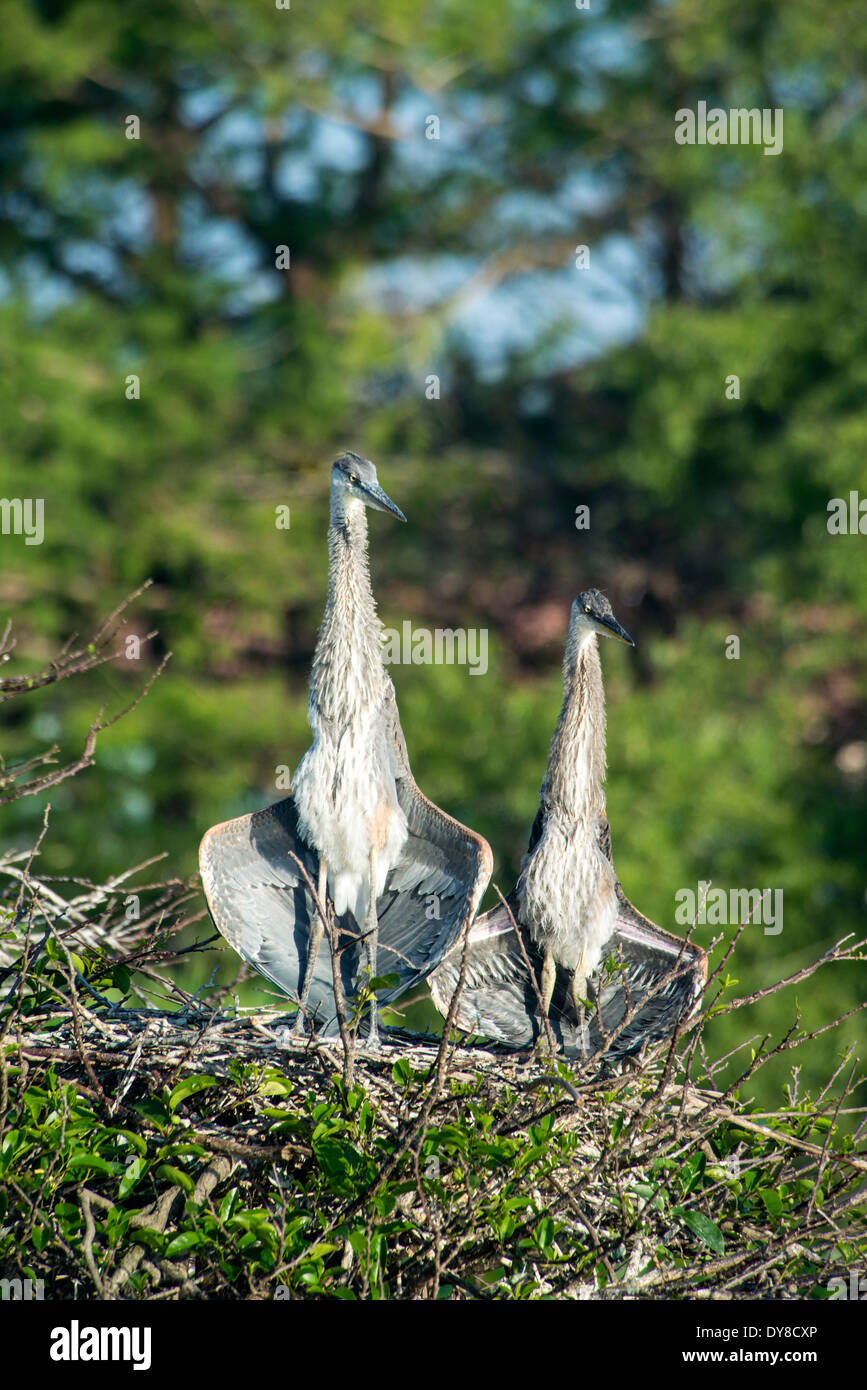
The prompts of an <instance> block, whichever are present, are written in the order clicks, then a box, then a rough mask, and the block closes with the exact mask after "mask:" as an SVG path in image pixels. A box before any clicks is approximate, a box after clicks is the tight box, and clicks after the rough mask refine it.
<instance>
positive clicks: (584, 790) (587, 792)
mask: <svg viewBox="0 0 867 1390" xmlns="http://www.w3.org/2000/svg"><path fill="white" fill-rule="evenodd" d="M563 686H564V695H563V707H562V709H561V711H560V719H559V721H558V724H557V728H556V730H555V731H554V737H553V739H552V741H551V751H550V754H549V757H548V768H547V771H546V773H545V780H544V782H543V784H542V799H543V801H545V802H547V803H548V804H549V805H550V806H552V807H553V808H554V809H555V810H557V811H560V812H561V813H562V814H563V815H564V816H566V817H568V818H570V819H573V820H576V821H578V822H579V823H581V824H583V825H585V826H590V825H591V824H595V821H596V820H597V819H598V816H599V814H600V811H601V808H602V804H603V793H602V786H603V783H604V781H605V691H604V688H603V685H602V667H601V664H600V661H599V648H598V644H597V641H596V636H595V634H593V633H586V634H584V635H583V636H582V639H581V640H580V641H579V642H577V643H576V644H575V646H574V647H573V649H572V650H571V651H570V650H569V648H567V652H566V660H565V662H564V667H563Z"/></svg>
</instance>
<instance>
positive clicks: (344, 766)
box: [199, 453, 493, 1047]
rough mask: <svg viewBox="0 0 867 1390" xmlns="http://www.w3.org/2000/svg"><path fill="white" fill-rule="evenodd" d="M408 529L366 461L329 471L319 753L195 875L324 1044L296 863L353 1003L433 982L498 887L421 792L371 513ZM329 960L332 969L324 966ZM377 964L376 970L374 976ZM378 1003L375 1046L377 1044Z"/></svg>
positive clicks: (313, 942) (226, 929)
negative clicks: (388, 632) (324, 908)
mask: <svg viewBox="0 0 867 1390" xmlns="http://www.w3.org/2000/svg"><path fill="white" fill-rule="evenodd" d="M368 508H373V509H374V510H376V511H383V512H390V513H391V514H392V515H394V516H396V517H398V518H400V520H401V521H405V520H406V518H405V517H404V515H403V513H402V512H401V511H400V509H399V508H398V507H397V506H395V504H394V503H393V502H392V501H391V499H390V498H389V497H388V496H387V495H386V493H385V492H384V491H383V489H382V487H381V486H380V484H379V482H378V480H377V475H376V469H375V468H374V466H373V464H372V463H371V462H370V461H369V460H368V459H364V458H361V457H359V455H357V454H354V453H346V454H343V455H341V457H340V458H338V459H337V460H336V462H335V463H334V464H333V466H332V469H331V512H330V524H329V528H328V548H329V573H328V598H327V602H326V607H325V616H324V618H323V621H322V626H321V628H320V630H319V636H318V639H317V643H316V652H315V656H314V659H313V670H312V673H311V678H310V693H309V700H308V719H309V722H310V726H311V729H312V731H313V743H312V746H311V747H310V749H309V750H308V752H307V753H306V754H305V756H304V758H303V759H302V761H301V763H300V764H299V766H298V768H297V770H296V772H295V775H294V777H293V779H292V789H291V795H290V796H289V797H287V798H285V799H284V800H283V801H280V802H278V803H277V804H276V805H273V806H269V807H267V808H265V809H264V810H261V811H256V812H253V813H252V814H251V815H247V816H240V817H238V818H237V819H235V820H231V821H227V822H224V823H223V824H221V825H216V826H214V827H213V828H212V829H210V830H209V831H208V832H207V834H206V835H205V836H204V839H203V840H202V843H201V847H200V851H199V865H200V871H201V875H202V881H203V884H204V888H205V896H206V898H207V902H208V907H209V910H210V913H211V916H212V918H213V921H214V923H215V925H216V926H217V928H218V930H219V931H220V932H221V933H222V934H223V936H225V937H226V939H227V940H228V941H229V942H230V944H231V945H232V946H234V948H235V950H236V951H238V953H239V954H240V955H241V956H243V957H244V958H245V959H246V960H248V961H249V962H250V963H251V964H252V965H254V966H255V967H256V969H257V970H258V971H260V973H261V974H263V975H265V976H266V977H267V978H268V979H270V980H272V981H273V982H274V983H275V984H276V985H278V986H279V987H280V989H282V990H283V991H284V992H285V993H287V994H288V995H289V996H290V997H292V998H294V999H295V1000H296V1001H297V1003H298V1006H299V1007H298V1018H297V1021H296V1025H295V1031H296V1032H298V1033H301V1032H303V1031H304V1027H305V1020H306V1019H307V1018H308V1016H309V1017H310V1018H311V1019H312V1021H313V1022H314V1024H315V1026H316V1027H317V1028H318V1029H319V1030H320V1031H321V1032H322V1033H324V1034H327V1033H330V1032H333V1031H334V1030H335V1028H336V1027H337V1019H336V1006H335V999H334V990H333V978H332V973H331V959H330V953H329V952H328V951H324V952H323V951H321V950H320V947H321V945H322V937H323V926H322V921H321V918H320V917H319V914H318V913H317V912H316V910H315V908H314V905H313V903H312V902H311V895H310V893H309V891H308V889H307V887H306V885H305V882H304V878H303V875H302V874H301V872H300V870H299V868H298V866H297V864H296V862H295V860H294V859H293V858H292V855H293V854H294V855H295V856H297V858H298V860H300V862H301V863H302V864H303V866H304V870H305V872H306V873H307V874H308V875H309V877H310V879H311V882H312V883H315V884H316V885H317V889H318V892H317V896H318V898H319V900H320V902H321V903H322V904H323V905H324V904H325V902H326V894H329V895H330V897H331V900H332V902H333V906H334V913H335V921H336V925H337V928H338V930H339V932H340V939H341V944H342V946H343V947H344V949H341V952H340V956H339V966H340V971H341V981H342V984H343V988H344V991H345V993H346V994H350V993H352V992H355V991H356V990H357V989H358V987H359V985H360V984H361V983H363V980H364V978H365V977H366V978H367V979H368V980H372V979H376V978H377V977H378V976H382V975H396V976H397V977H398V981H397V984H395V985H393V986H391V987H388V988H385V989H381V990H380V992H379V995H378V997H379V1000H380V1001H381V1002H385V1001H387V1000H389V999H392V998H394V997H395V995H396V994H399V993H401V992H402V991H403V990H404V989H406V988H407V987H408V986H409V985H411V984H414V983H416V982H417V981H418V980H420V979H422V978H424V976H426V975H427V974H428V973H429V972H430V970H432V969H433V968H434V967H435V965H436V964H437V963H438V962H439V960H440V959H441V958H442V956H443V955H444V954H445V953H446V951H447V950H448V949H449V948H450V946H451V945H452V944H453V943H454V942H455V941H456V940H457V938H458V936H459V935H460V933H461V931H462V929H463V927H464V924H465V923H466V922H468V921H470V920H472V918H473V916H474V915H475V912H476V909H477V908H478V905H479V901H480V900H481V897H482V894H483V893H484V890H485V888H486V886H487V883H488V880H489V878H490V875H491V868H492V862H493V861H492V856H491V851H490V848H489V846H488V845H487V843H486V842H485V840H483V839H482V837H481V836H480V835H477V834H475V832H474V831H472V830H469V829H468V828H467V827H466V826H463V825H461V824H460V823H459V822H458V821H456V820H453V819H452V817H451V816H448V815H446V813H445V812H444V811H441V810H440V809H439V807H438V806H435V805H434V804H433V802H431V801H429V800H428V799H427V798H426V797H425V796H423V795H422V793H421V792H420V791H419V789H418V787H417V786H416V784H415V781H414V780H413V776H412V772H411V770H410V765H409V758H408V755H407V750H406V743H405V741H404V737H403V731H402V729H401V726H400V719H399V716H398V711H397V702H396V699H395V693H394V686H393V684H392V681H391V679H390V677H389V675H388V673H387V671H386V669H385V666H384V664H383V660H382V641H381V633H382V624H381V622H380V620H379V617H378V615H377V611H376V604H375V602H374V598H373V593H372V590H371V584H370V573H369V568H368V560H367V509H368ZM323 956H325V957H327V959H324V960H323V959H322V957H323ZM365 967H366V971H365V969H364V968H365ZM376 1002H377V1001H376V999H374V1000H373V1001H372V1006H371V1010H370V1025H369V1032H368V1043H369V1046H371V1047H374V1046H376V1045H377V1042H378V1026H377V1015H376Z"/></svg>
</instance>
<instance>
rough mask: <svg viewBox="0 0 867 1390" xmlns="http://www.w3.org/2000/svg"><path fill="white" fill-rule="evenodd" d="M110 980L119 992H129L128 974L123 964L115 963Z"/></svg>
mask: <svg viewBox="0 0 867 1390" xmlns="http://www.w3.org/2000/svg"><path fill="white" fill-rule="evenodd" d="M111 982H112V984H113V985H114V987H115V989H119V990H120V992H121V994H128V993H129V984H130V974H129V971H128V970H127V968H126V966H125V965H116V966H115V967H114V969H113V970H112V972H111Z"/></svg>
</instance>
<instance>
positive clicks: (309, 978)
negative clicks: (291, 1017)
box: [292, 857, 328, 1038]
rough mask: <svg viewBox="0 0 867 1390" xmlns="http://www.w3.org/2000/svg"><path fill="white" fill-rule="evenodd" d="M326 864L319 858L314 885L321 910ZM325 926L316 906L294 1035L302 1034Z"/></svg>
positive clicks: (325, 903)
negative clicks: (317, 879) (316, 879)
mask: <svg viewBox="0 0 867 1390" xmlns="http://www.w3.org/2000/svg"><path fill="white" fill-rule="evenodd" d="M327 893H328V864H327V863H326V861H325V859H323V858H321V857H320V860H319V882H318V883H317V886H316V896H317V897H318V899H319V902H320V904H321V906H322V911H323V912H327V911H328V897H327ZM324 932H325V928H324V927H323V925H322V918H321V917H320V916H319V913H318V912H317V910H316V908H314V909H313V912H312V914H311V917H310V935H309V937H308V939H307V958H306V960H305V962H304V979H303V981H302V982H301V994H300V995H299V999H298V1017H297V1018H296V1019H295V1025H294V1027H293V1029H292V1033H293V1036H294V1037H298V1038H301V1037H303V1036H304V1020H305V1015H306V1011H307V1000H308V997H309V995H310V986H311V985H312V984H313V975H314V973H315V971H316V957H317V956H318V955H319V947H320V946H321V945H322V937H323V935H324Z"/></svg>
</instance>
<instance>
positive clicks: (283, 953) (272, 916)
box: [199, 796, 360, 1032]
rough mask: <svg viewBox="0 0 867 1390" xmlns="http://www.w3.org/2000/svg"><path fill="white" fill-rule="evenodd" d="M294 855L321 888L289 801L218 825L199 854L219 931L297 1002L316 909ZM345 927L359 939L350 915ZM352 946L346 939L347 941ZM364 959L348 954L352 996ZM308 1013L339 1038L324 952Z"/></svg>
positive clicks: (346, 977) (342, 921) (345, 962)
mask: <svg viewBox="0 0 867 1390" xmlns="http://www.w3.org/2000/svg"><path fill="white" fill-rule="evenodd" d="M292 853H295V854H297V856H298V858H299V859H300V860H301V863H302V864H303V865H304V868H305V869H306V870H307V873H308V874H309V876H310V879H311V881H312V882H313V884H314V885H315V884H316V882H317V875H318V873H319V857H318V855H317V854H316V852H315V850H312V849H311V848H310V846H309V845H308V844H307V843H306V841H305V840H303V839H302V838H301V835H300V833H299V830H298V813H297V810H296V808H295V802H294V800H293V799H292V797H291V796H290V797H287V798H286V799H285V800H284V801H278V802H277V803H276V805H274V806H268V807H266V808H265V809H264V810H262V811H254V812H253V813H252V815H248V816H239V817H238V818H237V819H236V820H230V821H224V822H223V823H222V824H221V825H215V826H213V827H212V829H210V830H209V831H208V832H207V834H206V835H205V836H204V838H203V840H202V843H201V846H200V847H199V869H200V872H201V875H202V883H203V885H204V889H205V897H206V899H207V903H208V910H209V911H210V914H211V917H212V919H213V922H214V925H215V927H216V928H217V930H218V931H219V932H221V933H222V935H223V936H224V937H225V938H226V940H227V941H228V942H229V945H230V946H233V947H234V949H235V950H236V951H237V952H238V955H239V956H243V958H244V960H246V961H249V963H250V964H251V965H252V966H254V967H255V969H256V970H258V971H259V972H260V974H262V975H264V976H265V977H266V978H267V979H269V980H271V981H272V982H273V983H274V984H275V985H277V986H278V987H279V988H280V989H281V990H283V992H284V993H285V994H287V995H288V996H289V997H290V999H293V1000H294V1001H295V1002H296V1003H297V1002H298V994H299V992H300V989H301V981H302V979H303V976H304V965H305V962H306V959H307V943H308V941H309V939H310V922H311V918H312V915H313V913H314V911H315V908H314V907H313V903H312V901H311V900H310V895H309V892H308V890H307V887H306V885H305V883H304V879H303V877H302V875H301V873H300V871H299V869H298V866H297V864H296V863H295V862H294V860H293V859H292V858H291V855H292ZM338 926H339V927H341V928H342V929H343V930H344V931H345V932H351V933H352V934H355V935H357V933H358V928H357V927H356V925H355V922H354V919H353V918H352V917H351V916H349V915H348V914H347V915H345V916H344V917H341V918H339V919H338ZM346 940H347V938H346V936H345V935H344V936H343V937H342V941H346ZM359 957H360V948H359V947H357V946H349V947H348V948H347V949H346V950H345V951H344V952H343V953H342V955H341V975H342V979H343V987H344V990H345V991H346V992H347V993H351V991H352V988H353V981H354V979H355V975H356V973H357V970H358V962H359ZM308 1010H309V1013H310V1017H311V1019H312V1020H313V1021H315V1024H316V1027H317V1029H318V1031H320V1032H329V1031H333V1029H334V1024H335V1007H334V989H333V983H332V973H331V959H330V955H329V953H328V950H327V948H326V946H325V945H323V947H322V948H321V949H320V951H319V956H318V959H317V962H316V973H315V975H314V978H313V983H312V985H311V988H310V995H309V997H308Z"/></svg>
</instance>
